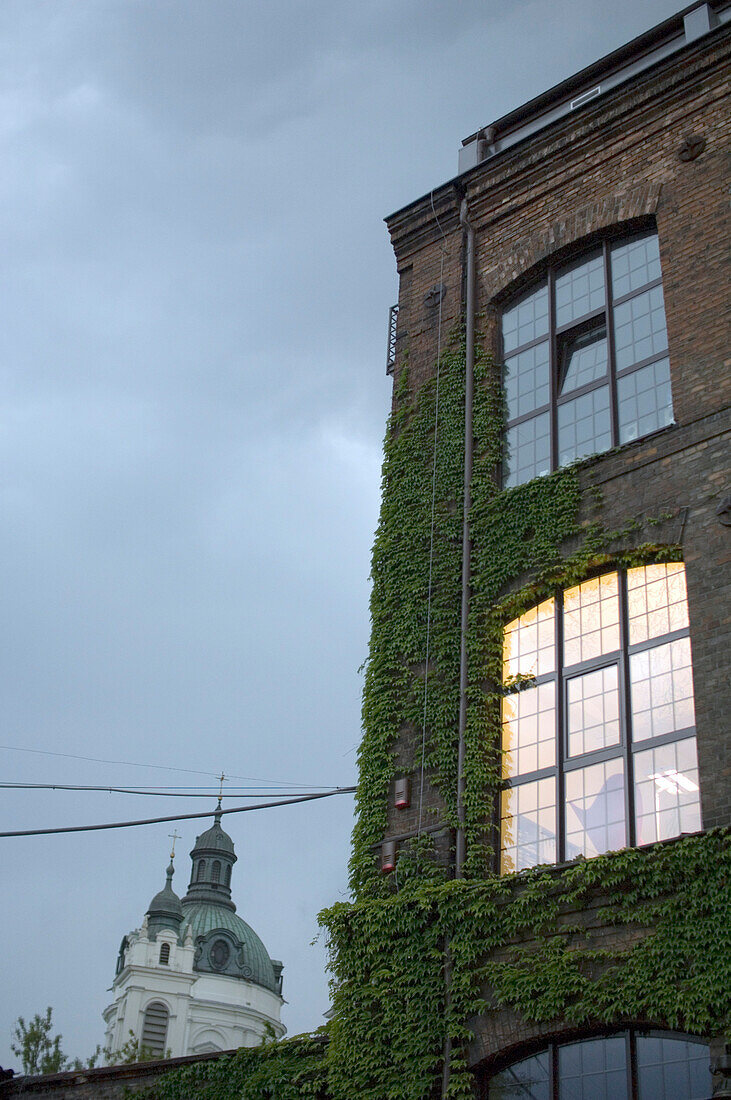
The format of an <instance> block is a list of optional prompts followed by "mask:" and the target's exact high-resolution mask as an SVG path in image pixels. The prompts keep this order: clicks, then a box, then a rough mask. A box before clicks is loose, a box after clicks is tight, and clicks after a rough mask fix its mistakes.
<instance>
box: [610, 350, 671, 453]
mask: <svg viewBox="0 0 731 1100" xmlns="http://www.w3.org/2000/svg"><path fill="white" fill-rule="evenodd" d="M617 404H618V409H619V442H620V443H629V441H630V440H631V439H639V438H640V437H641V436H643V435H649V433H650V432H656V431H657V430H658V428H665V427H667V425H668V424H672V422H673V398H672V394H671V393H670V363H669V361H668V360H667V359H660V360H659V361H658V362H657V363H650V364H648V366H646V367H640V369H639V370H635V371H632V373H631V374H625V375H623V376H622V377H621V378H618V379H617Z"/></svg>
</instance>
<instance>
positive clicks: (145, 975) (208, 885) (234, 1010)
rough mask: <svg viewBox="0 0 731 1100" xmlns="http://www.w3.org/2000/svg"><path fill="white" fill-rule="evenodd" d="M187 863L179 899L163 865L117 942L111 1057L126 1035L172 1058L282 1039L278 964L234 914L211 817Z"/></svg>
mask: <svg viewBox="0 0 731 1100" xmlns="http://www.w3.org/2000/svg"><path fill="white" fill-rule="evenodd" d="M219 809H220V807H219ZM191 858H192V871H191V879H190V884H189V886H188V892H187V894H186V895H185V897H184V898H182V899H181V898H179V897H178V896H177V895H176V894H175V892H174V891H173V888H172V878H173V864H172V859H171V862H170V866H169V867H168V869H167V879H166V882H165V886H164V888H163V889H162V890H161V891H160V893H159V894H156V895H155V897H154V898H153V899H152V901H151V903H150V906H149V909H148V910H147V913H146V914H145V917H144V920H143V921H142V925H141V927H140V928H139V929H136V930H135V931H133V932H130V933H129V934H128V935H126V936H125V937H124V939H123V940H122V945H121V947H120V951H119V958H118V960H117V972H116V975H115V978H114V983H113V985H112V994H113V1001H112V1003H111V1004H110V1005H109V1006H108V1007H107V1008H106V1009H105V1010H104V1013H103V1015H104V1021H105V1023H106V1039H105V1046H106V1047H107V1048H108V1049H109V1050H111V1052H112V1053H117V1052H119V1051H120V1050H121V1049H122V1047H123V1046H124V1045H125V1043H127V1042H128V1041H129V1039H130V1033H132V1034H133V1035H134V1036H135V1039H136V1040H137V1042H138V1045H140V1046H142V1047H145V1048H147V1049H148V1051H149V1052H150V1053H152V1054H154V1055H157V1056H159V1057H161V1058H164V1057H170V1058H176V1057H180V1056H183V1055H186V1054H203V1053H206V1052H207V1051H215V1050H231V1049H233V1048H235V1047H241V1046H258V1044H259V1043H260V1042H261V1041H262V1039H265V1038H277V1039H279V1038H281V1036H282V1035H283V1034H284V1032H285V1028H284V1025H283V1024H282V1023H281V1020H280V1013H281V1007H282V1004H283V1003H284V1001H283V998H282V964H281V963H280V962H279V961H277V960H276V959H271V958H270V957H269V955H268V953H267V950H266V948H265V947H264V944H263V943H262V941H261V940H260V939H259V937H258V936H257V934H256V933H255V932H254V931H253V929H252V928H250V927H249V925H248V924H246V922H245V921H243V920H242V919H241V917H239V916H238V915H237V913H236V906H235V905H234V903H233V901H232V900H231V871H232V869H233V865H234V863H235V862H236V855H235V852H234V845H233V841H232V840H231V838H230V836H228V834H227V833H225V832H224V830H223V829H222V828H221V814H220V812H219V811H217V812H216V814H215V819H214V824H213V825H212V827H211V828H210V829H208V830H206V832H204V833H202V834H201V836H199V837H198V838H197V840H196V843H195V847H194V848H193V851H192V852H191Z"/></svg>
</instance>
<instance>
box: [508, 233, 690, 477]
mask: <svg viewBox="0 0 731 1100" xmlns="http://www.w3.org/2000/svg"><path fill="white" fill-rule="evenodd" d="M502 337H503V356H504V363H505V369H504V382H505V391H506V401H507V439H506V455H505V465H504V470H503V479H504V484H505V485H506V486H509V485H521V484H522V483H523V482H525V481H530V480H531V479H532V478H534V477H539V476H540V475H542V474H547V473H548V472H549V471H550V470H555V469H557V468H558V467H559V466H566V465H567V464H568V463H570V462H573V461H574V460H575V459H578V458H582V457H584V456H585V455H590V454H595V453H597V452H601V451H607V450H609V448H610V447H614V446H616V445H617V444H620V443H626V442H628V441H629V440H632V439H637V438H639V437H640V436H643V435H647V434H648V433H649V432H653V431H656V430H657V429H658V428H662V427H664V426H665V425H667V424H670V423H671V422H672V419H673V406H672V398H671V394H670V364H669V361H668V351H667V346H668V344H667V332H666V328H665V307H664V303H663V293H662V280H661V275H660V253H659V248H658V243H657V234H656V233H654V232H649V233H648V232H645V233H643V234H639V235H635V236H633V237H629V238H623V239H621V240H615V241H605V242H604V243H603V244H599V245H596V246H595V247H594V248H592V249H591V250H590V251H588V252H585V253H584V254H583V255H582V256H581V257H580V258H579V259H572V260H570V261H568V262H566V263H563V264H561V265H556V266H553V267H550V268H549V270H548V272H547V273H546V275H545V276H544V278H543V279H542V280H541V282H540V283H538V284H537V285H534V286H533V287H531V289H530V290H529V291H528V292H527V293H526V294H523V295H522V296H521V298H520V299H519V300H518V301H517V302H516V303H515V304H514V305H511V306H510V307H509V308H508V309H506V310H505V311H504V313H503V320H502Z"/></svg>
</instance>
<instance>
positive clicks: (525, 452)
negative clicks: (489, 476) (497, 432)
mask: <svg viewBox="0 0 731 1100" xmlns="http://www.w3.org/2000/svg"><path fill="white" fill-rule="evenodd" d="M505 447H506V458H505V465H506V475H505V486H506V488H510V486H511V485H523V484H524V483H525V482H526V481H532V480H533V478H534V477H544V476H545V475H546V474H547V473H548V472H549V471H550V469H551V417H550V414H549V413H541V414H540V415H539V416H534V417H531V419H530V420H524V421H522V423H520V424H516V425H515V427H513V428H509V429H508V431H507V432H506V433H505Z"/></svg>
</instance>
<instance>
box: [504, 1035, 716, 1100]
mask: <svg viewBox="0 0 731 1100" xmlns="http://www.w3.org/2000/svg"><path fill="white" fill-rule="evenodd" d="M633 1067H634V1068H633ZM711 1087H712V1079H711V1073H710V1055H709V1050H708V1046H707V1044H706V1043H703V1042H700V1041H699V1040H697V1039H693V1038H691V1037H690V1036H685V1035H683V1036H680V1035H674V1034H672V1033H668V1032H648V1033H645V1034H642V1033H639V1032H621V1033H619V1034H617V1035H608V1036H606V1037H601V1038H592V1039H584V1040H582V1041H580V1042H578V1043H563V1044H560V1045H558V1044H551V1045H550V1046H549V1047H546V1048H545V1049H544V1050H541V1051H539V1052H538V1053H537V1054H532V1055H531V1056H530V1057H529V1058H523V1059H522V1060H521V1061H519V1062H514V1063H513V1064H512V1065H510V1066H507V1068H505V1069H502V1070H500V1072H499V1073H495V1074H493V1076H492V1077H490V1079H489V1082H488V1086H487V1098H488V1100H582V1098H587V1100H589V1098H591V1100H707V1098H708V1097H709V1096H710V1094H711Z"/></svg>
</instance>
